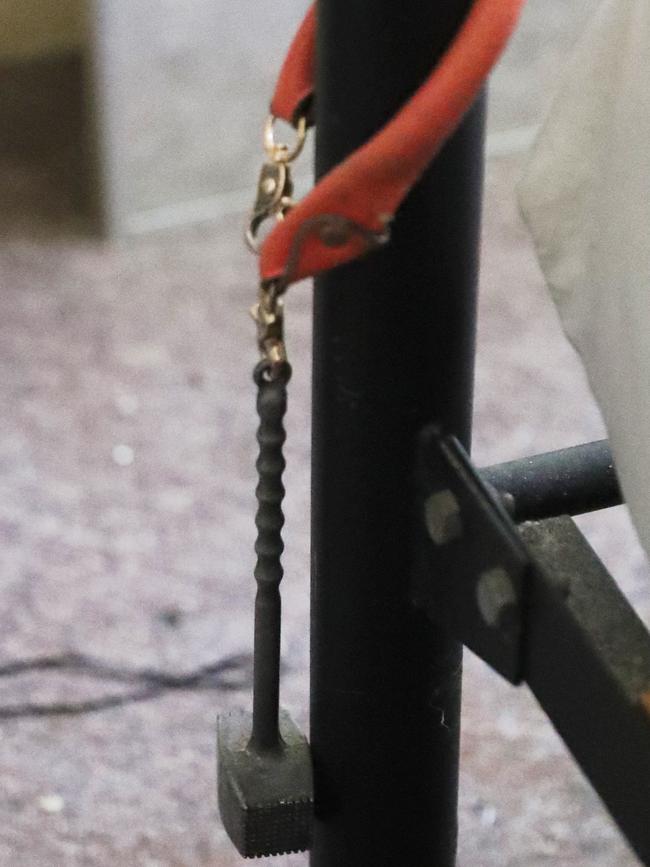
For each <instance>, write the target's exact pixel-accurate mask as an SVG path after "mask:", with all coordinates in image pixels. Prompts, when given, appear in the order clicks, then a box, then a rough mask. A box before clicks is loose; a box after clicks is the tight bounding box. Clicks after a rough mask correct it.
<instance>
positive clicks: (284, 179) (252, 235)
mask: <svg viewBox="0 0 650 867" xmlns="http://www.w3.org/2000/svg"><path fill="white" fill-rule="evenodd" d="M275 121H276V118H275V117H273V116H270V117H269V118H268V119H267V121H266V125H265V127H264V150H265V151H266V154H267V156H268V158H269V162H267V163H265V164H264V165H263V166H262V171H261V172H260V178H259V181H258V184H257V197H256V199H255V204H254V205H253V212H252V214H251V217H250V222H249V224H248V228H247V230H246V243H247V245H248V247H249V249H250V250H252V251H253V253H259V244H258V240H257V236H258V233H259V230H260V227H261V226H262V223H264V222H265V221H266V220H268V219H272V218H275V219H276V220H283V219H284V217H285V215H286V214H287V212H288V211H289V210H290V209H291V208H292V207H293V204H294V202H293V199H292V196H293V182H292V180H291V169H290V163H292V162H293V161H294V160H295V159H296V158H297V157H298V156H300V154H301V152H302V149H303V147H304V146H305V140H306V138H307V119H306V118H304V117H301V118H299V120H298V121H297V124H296V140H295V142H294V143H293V145H286V144H279V143H278V142H276V140H275Z"/></svg>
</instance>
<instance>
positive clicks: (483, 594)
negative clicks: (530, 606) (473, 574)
mask: <svg viewBox="0 0 650 867" xmlns="http://www.w3.org/2000/svg"><path fill="white" fill-rule="evenodd" d="M476 601H477V603H478V609H479V611H480V612H481V617H482V618H483V620H484V621H485V622H486V623H487V625H488V626H491V627H493V628H497V627H498V628H503V626H504V614H506V612H508V611H509V610H511V609H512V608H514V606H515V605H516V604H517V592H516V590H515V586H514V584H513V583H512V579H511V577H510V575H508V573H507V572H506V571H505V569H501V568H496V569H489V570H488V571H486V572H483V573H482V574H481V576H480V578H479V580H478V583H477V585H476Z"/></svg>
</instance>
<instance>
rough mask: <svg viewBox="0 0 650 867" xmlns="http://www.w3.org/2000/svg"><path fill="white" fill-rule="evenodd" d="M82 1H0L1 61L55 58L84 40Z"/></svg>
mask: <svg viewBox="0 0 650 867" xmlns="http://www.w3.org/2000/svg"><path fill="white" fill-rule="evenodd" d="M84 4H85V0H0V60H7V59H23V58H29V57H40V56H44V55H48V54H58V53H60V52H63V51H67V50H69V49H70V48H75V47H77V46H79V45H80V44H81V42H82V38H83V35H82V34H83V6H84Z"/></svg>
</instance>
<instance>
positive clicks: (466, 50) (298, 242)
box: [260, 0, 525, 285]
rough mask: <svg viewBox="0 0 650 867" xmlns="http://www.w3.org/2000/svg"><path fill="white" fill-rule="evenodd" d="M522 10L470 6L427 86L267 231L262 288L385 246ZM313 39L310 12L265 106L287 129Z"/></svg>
mask: <svg viewBox="0 0 650 867" xmlns="http://www.w3.org/2000/svg"><path fill="white" fill-rule="evenodd" d="M524 2H525V0H475V2H474V4H473V6H472V8H471V10H470V12H469V13H468V15H467V17H466V19H465V21H464V23H463V24H462V26H461V28H460V30H459V31H458V34H457V36H456V38H455V39H454V41H453V43H452V44H451V46H450V47H449V48H448V49H447V52H446V53H445V54H444V56H443V57H442V59H441V60H440V62H439V63H438V65H437V66H436V68H435V69H434V70H433V72H432V74H431V75H430V77H429V78H428V79H427V81H425V82H424V84H423V85H421V87H420V88H419V89H418V90H417V91H416V93H415V94H414V95H413V96H412V97H411V99H410V100H409V101H408V102H407V103H406V104H405V105H404V106H403V108H402V109H401V110H400V111H399V112H398V113H397V114H396V115H395V117H394V118H393V119H392V120H391V121H389V122H388V124H387V125H386V126H385V127H384V128H383V129H382V130H380V131H379V132H378V133H377V134H376V135H375V136H373V137H372V138H371V139H370V140H369V141H368V142H367V143H366V144H365V145H363V146H362V147H361V148H359V149H358V150H357V151H355V152H354V153H353V154H351V155H350V156H349V157H348V158H347V159H346V160H344V161H343V162H342V163H341V164H340V165H339V166H337V167H336V168H334V169H333V170H332V171H331V172H329V174H327V175H326V176H325V177H324V178H322V180H321V181H320V182H319V183H318V184H317V185H316V187H314V189H313V190H312V191H311V192H310V193H309V194H308V195H307V196H306V197H305V198H304V199H303V200H302V201H301V202H299V203H298V204H297V205H296V206H295V207H294V208H293V209H292V210H291V211H290V212H289V213H288V214H287V216H286V217H285V219H284V220H283V221H282V222H280V223H278V224H277V225H276V227H275V228H274V230H273V231H272V232H271V234H270V235H269V236H268V237H267V239H266V241H265V242H264V244H263V246H262V249H261V255H260V272H261V278H262V280H263V281H271V280H273V281H275V280H277V281H279V282H281V283H282V284H283V285H289V284H290V283H293V282H295V281H296V280H300V279H303V278H304V277H310V276H313V275H315V274H318V273H321V272H322V271H326V270H329V269H330V268H334V267H336V266H337V265H342V264H343V263H345V262H349V261H351V260H352V259H355V258H357V257H359V256H361V255H363V254H364V253H365V252H367V251H368V250H369V249H371V248H372V247H373V246H376V245H377V244H378V243H381V241H382V240H384V239H385V238H386V232H387V227H388V225H389V223H390V221H391V220H392V218H393V215H394V214H395V212H396V210H397V208H398V207H399V205H400V204H401V202H402V201H403V199H404V198H405V197H406V195H407V193H408V192H409V190H410V189H411V188H412V187H413V186H414V185H415V184H416V183H417V181H418V179H419V177H420V176H421V174H422V173H423V172H424V170H425V169H426V168H427V166H428V165H429V163H430V162H431V161H432V160H433V158H434V157H435V156H436V154H437V153H438V151H439V150H440V148H441V147H442V145H443V144H444V143H445V141H446V140H447V139H448V138H449V137H450V136H451V135H452V133H453V132H454V131H455V130H456V128H457V127H458V125H459V124H460V122H461V120H462V119H463V117H464V115H465V114H466V112H467V111H468V110H469V109H470V108H471V106H472V104H473V103H474V100H475V99H476V97H477V95H478V93H479V91H480V90H481V88H482V86H483V84H484V82H485V80H486V78H487V76H488V75H489V73H490V71H491V70H492V67H493V66H494V64H495V63H496V61H497V60H498V58H499V56H500V55H501V53H502V51H503V49H504V48H505V45H506V43H507V41H508V39H509V37H510V35H511V33H512V31H513V29H514V27H515V24H516V22H517V20H518V17H519V13H520V11H521V9H522V7H523V4H524ZM315 33H316V14H315V6H312V7H311V9H310V10H309V12H308V14H307V17H306V18H305V20H304V21H303V24H302V25H301V27H300V30H299V31H298V34H297V36H296V38H295V40H294V43H293V45H292V47H291V49H290V51H289V55H288V57H287V60H286V61H285V64H284V66H283V68H282V72H281V74H280V79H279V81H278V87H277V90H276V94H275V96H274V99H273V103H272V106H271V108H272V111H273V112H274V113H275V114H277V115H278V116H280V117H283V118H284V119H286V120H289V121H290V122H294V121H295V119H296V115H297V113H299V112H300V108H301V106H303V105H304V104H305V102H306V100H308V99H309V98H310V96H311V94H312V91H313V73H314V47H315Z"/></svg>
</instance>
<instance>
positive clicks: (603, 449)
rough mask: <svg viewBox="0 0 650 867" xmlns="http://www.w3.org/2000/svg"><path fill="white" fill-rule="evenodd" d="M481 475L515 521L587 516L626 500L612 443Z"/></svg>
mask: <svg viewBox="0 0 650 867" xmlns="http://www.w3.org/2000/svg"><path fill="white" fill-rule="evenodd" d="M481 476H482V478H483V480H484V481H485V482H487V484H489V485H491V486H492V487H493V488H495V489H496V490H497V491H498V492H499V493H500V494H501V496H502V499H503V502H504V505H505V506H506V508H507V509H508V512H509V513H510V515H511V516H512V518H513V519H514V520H515V521H535V520H539V519H541V518H552V517H555V516H556V515H583V514H585V513H586V512H595V511H597V510H598V509H608V508H610V507H611V506H620V505H621V503H622V502H623V495H622V493H621V489H620V487H619V483H618V477H617V475H616V469H615V467H614V460H613V458H612V452H611V449H610V447H609V442H608V441H607V440H600V441H598V442H594V443H585V444H583V445H579V446H572V447H571V448H568V449H561V450H560V451H556V452H546V453H545V454H542V455H533V456H532V457H529V458H522V459H521V460H517V461H509V462H508V463H506V464H498V465H496V466H492V467H486V468H485V469H482V470H481Z"/></svg>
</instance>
